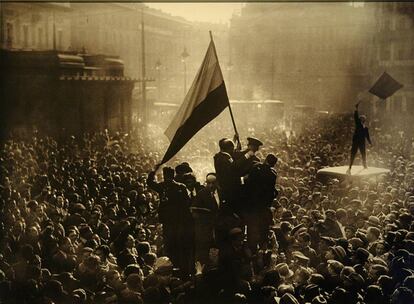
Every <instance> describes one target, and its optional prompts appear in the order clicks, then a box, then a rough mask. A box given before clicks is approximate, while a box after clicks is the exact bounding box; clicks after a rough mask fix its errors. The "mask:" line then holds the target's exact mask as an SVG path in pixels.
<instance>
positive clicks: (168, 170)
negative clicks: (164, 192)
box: [162, 167, 175, 177]
mask: <svg viewBox="0 0 414 304" xmlns="http://www.w3.org/2000/svg"><path fill="white" fill-rule="evenodd" d="M162 174H163V175H164V176H170V177H173V176H174V174H175V170H174V169H173V168H171V167H164V168H162Z"/></svg>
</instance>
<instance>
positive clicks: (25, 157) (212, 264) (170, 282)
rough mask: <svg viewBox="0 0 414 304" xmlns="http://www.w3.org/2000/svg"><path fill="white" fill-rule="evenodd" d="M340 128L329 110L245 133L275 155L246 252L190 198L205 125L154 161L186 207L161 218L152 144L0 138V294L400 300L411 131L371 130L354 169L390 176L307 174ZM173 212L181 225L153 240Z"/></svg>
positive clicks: (55, 298) (333, 144)
mask: <svg viewBox="0 0 414 304" xmlns="http://www.w3.org/2000/svg"><path fill="white" fill-rule="evenodd" d="M351 125H352V117H350V116H349V115H341V116H340V115H334V116H331V117H327V118H324V119H305V121H304V123H303V128H301V129H300V130H295V131H290V132H286V131H285V130H281V129H279V128H268V129H262V130H253V131H252V130H250V133H252V132H254V134H250V135H254V136H255V137H256V138H260V140H261V141H262V142H263V146H262V147H261V149H260V150H259V151H258V152H257V153H256V157H257V158H258V159H259V160H260V161H264V160H265V157H264V156H266V155H268V154H270V153H273V154H274V155H277V158H278V162H277V165H276V167H275V169H276V171H277V175H278V179H277V183H276V187H277V192H278V195H277V197H276V198H275V199H274V200H273V201H272V202H271V205H270V206H267V208H268V211H269V212H270V217H271V218H270V221H269V225H268V227H266V229H267V233H266V240H265V242H262V243H261V244H260V245H259V246H257V247H255V248H252V246H250V244H249V243H248V239H247V234H248V233H249V232H248V231H246V223H245V219H244V218H243V216H240V215H239V214H237V212H233V210H232V209H231V208H230V209H229V208H228V206H226V205H225V204H222V205H220V204H218V206H217V210H213V209H214V206H209V207H206V208H204V207H205V206H203V205H200V201H202V200H201V199H198V198H199V196H201V195H198V193H202V192H203V191H206V189H209V190H212V192H211V193H214V190H216V188H217V185H215V175H214V174H211V173H210V172H209V171H211V168H212V164H213V155H214V154H215V153H217V152H218V149H219V148H218V145H217V142H218V140H219V139H220V138H217V134H216V133H211V134H208V135H205V134H204V136H201V137H200V136H199V137H198V138H199V139H195V140H194V141H192V142H190V143H189V145H188V146H187V147H186V148H185V149H184V151H183V152H182V153H180V154H179V155H178V157H177V158H176V159H175V161H173V162H172V167H173V168H174V167H175V170H172V171H171V170H163V173H164V175H168V176H164V178H172V179H176V180H177V181H179V183H178V182H176V183H175V185H178V186H177V187H178V188H177V189H178V190H179V191H181V190H182V191H183V192H182V198H183V204H184V202H185V204H186V205H185V206H184V205H183V206H179V208H181V209H177V210H181V211H183V212H174V210H172V212H171V213H169V212H162V213H161V212H160V211H161V208H163V207H162V202H165V198H164V197H162V195H160V193H161V194H162V191H156V190H157V189H158V188H157V185H160V181H161V180H162V176H161V175H160V174H159V172H158V173H157V174H156V173H155V172H154V173H151V174H150V176H148V173H150V172H151V171H152V170H153V169H154V167H155V166H156V164H157V161H159V160H160V158H161V156H162V152H163V147H161V148H160V147H155V146H154V144H155V143H156V140H153V139H150V138H146V137H145V138H144V137H140V135H139V134H129V135H127V134H122V133H116V134H113V135H109V134H108V133H107V132H100V133H94V134H84V135H82V136H77V137H74V136H68V137H60V138H52V137H48V136H41V135H39V134H36V133H33V134H31V136H30V137H29V138H25V139H20V138H19V139H18V138H17V137H10V138H9V139H7V140H5V141H3V142H2V146H1V150H0V162H1V168H0V170H1V175H0V176H1V187H0V196H1V198H0V217H1V221H0V225H1V226H0V230H1V233H0V303H16V304H17V303H34V304H35V303H48V304H52V303H56V304H60V303H64V304H65V303H79V304H81V303H82V304H83V303H107V304H109V303H121V304H122V303H148V304H152V303H153V304H164V303H226V304H227V303H229V304H232V303H240V304H241V303H269V304H270V303H275V304H305V303H311V304H319V303H329V304H341V303H346V304H353V303H355V304H356V303H358V304H412V303H414V295H413V292H414V254H413V252H414V225H413V216H414V141H413V138H412V137H410V136H411V135H410V134H409V133H404V132H401V129H399V128H397V127H394V128H392V127H390V128H387V129H384V128H382V129H381V128H380V127H379V126H377V127H372V128H371V138H372V141H373V144H374V146H373V147H372V148H371V149H370V150H369V151H368V167H370V166H377V167H383V168H388V169H390V173H389V174H387V175H384V176H381V177H377V178H374V179H356V178H345V179H330V180H327V181H323V182H321V181H319V180H318V179H317V176H316V173H317V171H318V170H319V169H321V168H323V167H325V166H338V165H347V164H348V162H349V151H350V148H351V137H352V133H351V132H352V130H351V127H350V126H351ZM242 134H247V131H246V132H245V133H243V132H242ZM229 135H231V134H229ZM161 146H162V145H161ZM157 149H158V150H157ZM164 151H165V150H164ZM357 160H358V159H357ZM196 162H197V164H198V165H197V166H195V167H194V166H193V164H194V163H196ZM203 162H205V163H206V165H205V172H203V174H202V175H201V177H200V174H199V172H198V173H197V169H199V168H200V170H201V168H202V165H201V164H202V163H203ZM191 168H192V170H191ZM160 171H161V170H160ZM192 171H194V172H192ZM182 173H184V175H185V178H184V179H182V178H183V176H182ZM208 173H210V174H208ZM151 175H152V176H151ZM179 175H181V176H180V178H181V179H179V178H178V176H179ZM204 176H205V178H204ZM157 180H158V181H157ZM149 181H150V182H149ZM164 207H165V206H164ZM204 209H207V210H205V211H206V212H207V213H209V215H208V216H205V215H203V213H202V211H203V210H204ZM200 210H201V213H197V211H200ZM170 211H171V210H170ZM212 211H214V212H212ZM186 212H187V213H186ZM200 214H201V215H200ZM177 216H181V218H182V225H181V227H190V228H189V229H188V230H185V231H181V232H180V233H181V234H179V237H178V238H176V239H174V238H172V239H171V238H170V239H169V241H168V242H165V238H166V236H167V237H169V235H168V233H167V234H166V231H163V230H165V223H167V222H168V221H169V219H171V218H174V217H177ZM160 217H161V218H160ZM203 221H204V222H203ZM185 225H187V226H185ZM194 235H198V236H202V237H194ZM207 235H208V237H207ZM203 236H204V237H203ZM219 236H220V239H219V240H218V238H219ZM171 240H172V241H171ZM206 244H207V245H206ZM184 247H185V248H184ZM171 248H172V249H171ZM177 248H178V250H179V254H178V256H176V255H173V254H172V253H171V251H176V250H177ZM184 265H185V266H184Z"/></svg>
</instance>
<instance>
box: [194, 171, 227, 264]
mask: <svg viewBox="0 0 414 304" xmlns="http://www.w3.org/2000/svg"><path fill="white" fill-rule="evenodd" d="M219 203H220V202H219V198H218V193H217V177H216V174H215V173H209V174H207V176H206V185H205V187H204V188H203V189H202V190H200V191H199V192H198V193H197V196H196V197H195V201H194V203H193V205H192V207H191V212H192V215H193V219H194V232H195V258H196V261H200V262H201V263H202V264H206V263H207V262H208V258H209V250H210V248H211V247H212V246H213V245H214V226H215V222H216V217H217V213H218V208H219Z"/></svg>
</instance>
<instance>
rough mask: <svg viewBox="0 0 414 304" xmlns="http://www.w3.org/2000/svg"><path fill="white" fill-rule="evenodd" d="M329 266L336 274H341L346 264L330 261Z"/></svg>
mask: <svg viewBox="0 0 414 304" xmlns="http://www.w3.org/2000/svg"><path fill="white" fill-rule="evenodd" d="M327 262H328V266H331V267H332V268H333V270H334V271H335V273H336V274H340V273H341V270H342V269H344V264H342V263H341V262H339V261H337V260H328V261H327Z"/></svg>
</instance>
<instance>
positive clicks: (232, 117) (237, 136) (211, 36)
mask: <svg viewBox="0 0 414 304" xmlns="http://www.w3.org/2000/svg"><path fill="white" fill-rule="evenodd" d="M209 33H210V39H211V42H212V43H213V50H214V55H216V58H217V61H218V60H219V59H218V56H217V52H216V46H215V45H214V41H213V34H212V33H211V31H209ZM219 66H220V65H219ZM220 73H221V69H220ZM223 79H224V77H223ZM226 91H227V90H226ZM229 111H230V117H231V122H232V123H233V128H234V132H235V133H236V140H237V144H238V146H240V147H241V143H240V138H239V132H237V127H236V122H235V121H234V116H233V111H232V110H231V105H230V99H229Z"/></svg>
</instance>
